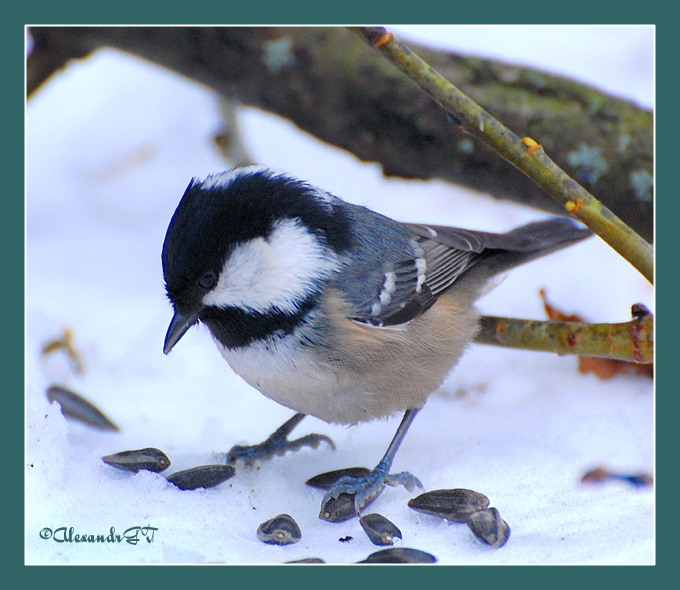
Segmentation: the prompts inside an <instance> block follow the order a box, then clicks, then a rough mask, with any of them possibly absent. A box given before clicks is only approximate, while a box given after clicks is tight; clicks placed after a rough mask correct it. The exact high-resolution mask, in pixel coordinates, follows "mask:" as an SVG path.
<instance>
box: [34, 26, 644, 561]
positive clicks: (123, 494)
mask: <svg viewBox="0 0 680 590" xmlns="http://www.w3.org/2000/svg"><path fill="white" fill-rule="evenodd" d="M396 29H397V30H398V31H403V38H405V39H408V38H414V39H421V40H425V39H431V40H432V41H433V42H434V43H435V44H437V45H439V46H446V47H450V48H454V49H459V50H462V51H466V52H472V53H477V54H480V55H485V56H490V57H496V58H499V59H505V60H507V61H519V62H522V63H526V64H529V65H535V66H540V67H542V68H544V69H546V70H549V71H553V72H558V73H561V74H566V75H570V76H573V77H575V78H578V79H579V80H581V81H583V82H587V83H591V84H594V85H596V86H598V87H600V88H602V89H604V90H607V91H610V92H612V93H615V94H617V95H620V96H623V97H626V98H630V99H633V100H636V101H638V102H639V103H640V104H643V105H645V106H650V107H651V106H652V105H653V104H654V103H653V101H654V96H653V46H654V31H653V28H651V27H581V26H579V27H532V28H530V29H528V28H526V27H514V26H513V27H435V28H426V27H413V28H404V27H397V28H396ZM219 126H220V120H219V109H218V103H217V100H216V98H215V96H214V95H213V94H211V93H210V92H209V91H207V90H205V89H204V88H202V87H199V86H197V85H195V84H192V83H190V82H187V81H186V80H184V79H182V78H179V77H177V76H175V75H173V74H171V73H169V72H166V71H164V70H161V69H159V68H156V67H153V66H151V65H149V64H147V63H145V62H142V61H138V60H136V59H133V58H131V57H129V56H126V55H123V54H120V53H116V52H113V51H101V52H99V53H98V54H97V55H96V56H94V57H92V58H90V59H87V60H85V61H83V62H82V63H77V64H72V65H70V66H69V67H68V69H67V70H66V71H65V72H64V73H62V74H60V75H59V76H57V77H56V78H55V79H53V80H52V81H50V82H49V83H48V84H47V85H46V87H44V88H43V89H42V90H41V91H40V92H39V93H38V94H37V95H36V96H35V97H33V98H32V99H31V100H30V102H29V104H28V106H27V123H26V138H27V189H26V213H27V228H26V235H27V238H26V258H27V260H26V367H25V371H26V457H25V458H26V481H25V486H26V487H25V493H26V513H25V524H26V537H25V544H26V547H25V548H26V562H27V563H29V564H133V563H146V564H159V563H229V564H264V563H270V564H271V563H282V562H285V561H289V560H294V559H300V558H304V557H320V558H322V559H324V560H325V561H327V562H332V563H347V564H349V563H354V562H356V561H358V560H360V559H363V558H365V557H366V556H367V555H368V554H369V553H371V552H373V551H376V550H377V549H378V548H377V547H375V546H373V545H372V544H371V543H370V542H369V540H368V538H367V537H366V535H365V534H364V532H363V531H362V530H361V528H360V526H359V523H358V522H357V520H356V519H355V520H352V521H349V522H345V523H341V524H329V523H326V522H323V521H321V520H319V519H318V517H317V515H318V511H319V504H320V500H321V493H320V492H319V491H317V490H313V489H311V488H309V487H307V486H305V485H304V482H305V481H306V480H307V479H308V478H309V477H311V476H313V475H316V474H318V473H321V472H325V471H328V470H331V469H338V468H341V467H349V466H354V465H365V466H368V467H372V466H373V465H374V464H375V463H376V462H377V461H378V459H379V458H380V457H381V456H382V454H383V452H384V451H385V449H386V447H387V444H388V442H389V440H390V439H391V437H392V435H393V433H394V430H395V429H396V426H397V424H398V418H397V417H395V418H394V419H391V420H389V421H379V422H373V423H368V424H364V425H360V426H357V427H353V428H345V427H338V426H332V425H328V424H325V423H322V422H320V421H318V420H316V419H314V418H307V419H306V420H305V421H303V422H302V424H301V425H300V426H299V427H298V429H297V431H296V432H297V433H299V434H300V435H302V434H305V433H308V432H319V433H323V434H327V435H328V436H331V437H332V438H333V440H334V441H335V443H336V445H337V450H335V451H332V450H330V449H329V448H328V447H327V446H321V447H320V448H319V449H317V450H309V449H304V450H302V451H300V452H297V453H293V454H289V455H287V456H285V457H283V458H276V459H274V460H272V461H269V462H267V463H265V464H263V465H261V467H260V468H259V469H256V470H250V471H247V470H240V471H239V472H238V474H237V476H236V477H235V478H233V479H231V480H229V481H228V482H226V483H224V484H222V485H221V486H219V487H217V488H213V489H209V490H199V491H193V492H182V491H179V490H177V489H175V488H173V486H171V485H170V484H168V483H167V482H166V481H165V479H164V478H163V476H162V475H157V474H151V473H148V472H147V473H139V474H137V475H131V474H127V473H123V472H120V471H117V470H114V469H112V468H111V467H108V466H107V465H105V464H104V463H103V462H102V461H101V457H102V456H103V455H106V454H109V453H113V452H118V451H123V450H128V449H136V448H142V447H149V446H154V447H159V448H161V449H163V450H164V451H165V452H166V453H167V454H168V455H169V456H170V458H171V460H172V465H171V467H170V469H168V471H167V473H171V472H173V471H176V470H180V469H185V468H189V467H193V466H196V465H202V464H207V463H212V462H215V461H217V460H218V457H219V453H221V452H224V451H226V450H228V449H229V448H230V447H231V446H232V445H233V444H236V443H245V442H250V443H254V442H259V441H261V440H263V439H264V438H265V437H266V436H268V435H269V434H270V432H271V431H272V430H273V429H274V428H275V427H276V426H278V425H279V424H280V423H282V422H283V421H285V420H286V419H287V418H288V417H289V416H290V415H291V412H290V411H289V410H288V409H286V408H283V407H279V406H277V405H276V404H275V403H273V402H271V401H269V400H267V399H266V398H264V397H263V396H262V395H260V394H259V393H257V392H255V391H254V390H252V389H251V388H250V387H249V386H247V385H246V384H245V383H244V382H243V381H242V380H240V379H239V378H238V377H236V376H235V375H233V374H232V373H231V371H230V369H229V368H228V366H227V365H226V364H225V363H224V362H223V361H222V359H221V357H220V355H219V354H218V352H217V350H216V349H215V346H214V345H213V343H212V341H211V338H210V337H209V335H208V333H207V331H206V330H205V329H204V328H200V329H193V330H191V331H190V332H189V333H188V334H187V335H186V336H185V337H184V339H183V340H182V342H181V343H180V344H179V345H178V346H177V347H176V348H175V350H174V351H173V352H172V354H171V355H169V356H164V355H163V353H162V344H163V337H164V335H165V331H166V328H167V325H168V322H169V320H170V317H171V309H170V306H169V303H168V301H167V300H166V298H165V295H164V291H163V281H162V274H161V266H160V251H161V245H162V242H163V237H164V234H165V230H166V227H167V224H168V221H169V219H170V217H171V215H172V213H173V211H174V208H175V206H176V205H177V203H178V201H179V198H180V196H181V194H182V192H183V191H184V188H185V187H186V185H187V184H188V182H189V180H190V178H191V177H193V176H205V175H207V174H209V173H213V172H217V171H220V170H223V169H225V168H228V167H229V164H228V163H227V162H225V161H224V160H223V159H222V158H221V156H220V155H219V153H218V151H217V150H216V148H215V147H214V144H213V141H212V137H213V136H214V134H215V132H216V131H217V130H218V129H219ZM242 127H243V129H242V130H243V137H244V141H245V142H246V145H247V147H248V149H249V150H250V152H251V153H252V154H253V155H254V157H255V159H256V160H258V161H259V162H261V163H263V164H266V165H269V166H272V167H276V168H280V169H284V170H288V171H290V172H291V173H293V174H295V175H297V176H299V177H302V178H305V179H308V180H310V181H311V182H313V183H316V184H318V185H320V186H322V187H324V188H325V189H327V190H330V191H331V192H333V193H335V194H337V195H339V196H342V197H344V198H346V199H347V200H350V201H353V202H357V203H361V204H364V205H367V206H369V207H372V208H374V209H376V210H378V211H380V212H382V213H385V214H387V215H390V216H393V217H395V218H397V219H403V220H410V221H434V222H436V223H439V224H447V223H448V224H450V225H458V226H463V227H465V226H467V227H472V228H479V229H488V230H506V229H509V228H511V227H514V226H516V225H519V224H521V223H524V222H526V221H529V220H532V219H536V218H539V217H542V216H543V215H542V214H541V213H540V212H536V211H531V210H528V209H523V208H521V207H518V206H517V205H514V204H509V203H506V202H500V201H496V200H494V199H492V198H489V197H487V196H484V195H480V194H476V193H474V192H472V191H466V190H464V189H462V188H459V187H455V186H451V185H448V184H445V183H443V182H437V181H433V182H416V181H411V182H407V181H401V180H395V179H385V178H383V177H382V176H381V174H380V171H379V168H378V166H377V165H374V164H365V163H360V162H359V161H357V160H356V158H354V157H353V156H351V155H349V154H347V153H344V152H341V151H339V150H336V149H334V148H332V147H329V146H326V145H323V144H321V143H319V142H318V141H316V140H315V139H313V138H310V137H308V136H306V135H305V134H303V133H301V132H300V131H299V130H297V129H296V128H295V127H294V126H292V125H291V124H290V123H288V122H286V121H283V120H281V119H279V118H276V117H274V116H271V115H267V114H263V113H261V112H257V111H255V110H250V109H245V110H244V111H243V113H242ZM537 139H539V141H540V138H537ZM541 287H545V288H546V289H547V291H548V296H549V298H550V299H551V300H552V301H553V302H554V303H555V304H556V305H558V306H559V307H561V308H563V309H565V310H566V311H568V312H571V311H574V312H578V313H580V314H581V315H583V316H584V317H586V318H588V319H590V320H593V321H612V322H618V321H627V320H628V319H629V318H630V306H631V304H633V303H635V302H643V303H645V304H646V305H647V306H648V307H650V308H652V309H653V303H654V294H653V291H652V289H651V288H650V287H649V285H648V284H647V283H646V281H645V280H644V279H643V278H642V277H641V276H640V275H639V274H638V273H637V272H636V271H635V270H634V269H632V268H631V267H630V266H629V265H628V264H627V263H626V262H624V261H622V259H620V258H619V257H618V256H617V255H616V254H614V253H613V252H612V251H611V250H610V249H609V248H608V247H607V246H606V245H604V244H603V243H602V242H600V241H599V240H598V239H591V240H588V241H587V242H586V243H582V244H579V245H577V246H575V247H572V248H570V249H568V250H566V251H562V252H559V253H557V254H555V255H552V256H550V257H548V258H545V259H543V260H540V261H536V262H534V263H531V264H530V265H527V266H525V267H523V268H520V269H517V270H515V271H513V272H512V273H510V274H509V275H508V276H507V278H505V279H504V280H503V281H502V282H501V284H500V285H499V286H498V287H497V288H496V289H495V290H494V291H492V292H491V293H490V294H489V295H488V296H486V297H485V298H484V299H482V300H481V301H480V304H479V307H480V308H481V310H482V311H483V312H484V313H488V314H492V315H509V316H516V317H528V318H543V317H544V314H543V310H542V307H541V302H540V299H539V296H538V291H539V289H540V288H541ZM65 327H68V328H70V329H71V330H73V333H74V344H75V346H76V347H77V349H78V350H79V352H80V353H81V354H82V357H83V360H84V364H85V372H84V374H82V375H78V374H76V373H75V372H74V370H73V368H72V366H71V365H70V363H69V362H68V360H67V358H66V356H65V355H64V354H62V353H60V352H55V353H53V354H50V355H49V356H47V357H45V356H43V355H41V348H42V346H43V345H44V344H45V343H46V342H48V341H49V340H52V339H54V338H55V337H58V336H59V335H60V334H61V333H62V332H63V330H64V328H65ZM52 383H61V384H65V385H67V386H70V387H72V388H73V389H75V390H76V391H78V392H80V393H81V394H82V395H84V396H85V397H87V398H88V399H90V400H91V401H92V402H94V403H95V404H97V405H98V406H99V407H100V408H101V409H102V410H103V411H104V412H105V413H106V414H107V415H108V416H109V417H111V418H112V419H113V420H114V421H115V422H116V423H117V424H118V425H119V426H120V428H121V430H120V432H115V433H114V432H102V431H98V430H94V429H92V428H90V427H87V426H84V425H82V424H79V423H76V422H73V421H67V420H66V419H65V418H63V417H62V415H61V413H60V410H59V408H58V406H57V405H56V404H54V405H50V404H49V403H48V401H47V399H46V396H45V389H46V388H47V387H48V386H49V385H50V384H52ZM598 465H604V466H607V467H611V468H612V469H615V470H618V471H624V472H641V471H645V472H653V469H654V401H653V384H652V382H651V381H650V380H649V379H646V378H642V377H630V376H618V377H616V378H614V379H612V380H610V381H600V380H599V379H598V378H596V377H595V376H593V375H582V374H579V373H578V371H577V368H576V359H574V358H570V357H557V356H554V355H549V354H542V353H529V352H521V351H508V350H501V349H496V348H492V347H484V346H472V347H471V348H470V349H469V352H468V354H467V355H466V356H465V357H464V358H463V359H462V361H461V362H460V364H459V366H458V367H457V369H456V370H455V371H454V372H453V373H452V374H451V375H450V376H449V378H448V379H447V380H446V382H445V383H444V385H443V387H442V388H441V390H440V391H438V392H436V393H435V394H434V395H432V397H431V398H430V400H429V402H428V404H427V405H426V407H425V409H424V410H423V411H422V412H421V414H420V415H419V417H418V419H417V420H416V421H415V423H414V425H413V427H412V429H411V431H410V433H409V435H408V437H407V438H406V442H405V443H404V445H403V447H402V449H401V451H400V452H399V454H398V455H397V459H396V462H395V465H394V469H395V470H396V471H402V470H406V469H408V470H410V471H412V472H413V473H415V474H416V475H417V476H418V477H419V478H420V479H421V480H422V482H423V483H424V486H425V489H426V490H433V489H438V488H455V487H467V488H472V489H474V490H477V491H480V492H483V493H484V494H486V495H487V496H489V498H490V499H491V504H492V505H493V506H495V507H497V508H498V509H499V510H500V513H501V515H502V516H503V518H504V519H505V520H506V521H507V522H508V523H509V525H510V527H511V529H512V535H511V537H510V540H509V542H508V543H507V545H505V546H504V547H502V548H501V549H498V550H494V549H491V548H489V547H487V546H484V545H482V544H481V543H480V542H478V541H477V540H475V538H474V537H473V536H472V533H471V532H470V531H469V530H468V529H467V527H466V526H465V525H457V524H450V523H447V522H445V521H443V520H439V519H436V518H433V517H429V516H426V515H422V514H419V513H416V512H414V511H412V510H411V509H409V508H408V507H407V506H406V502H407V500H408V499H409V498H410V497H412V496H413V495H414V494H411V493H409V492H407V491H406V490H404V489H403V488H388V489H387V490H386V491H385V492H384V493H383V495H382V496H381V497H380V498H379V499H378V500H377V501H376V502H375V503H374V504H373V505H372V506H371V508H370V509H369V511H377V512H380V513H381V514H384V515H385V516H387V517H388V518H390V519H391V520H392V521H394V522H395V523H396V524H397V525H398V526H399V527H400V528H401V530H402V532H403V537H404V538H403V541H398V542H397V544H398V546H404V547H414V548H417V549H421V550H424V551H428V552H430V553H432V554H434V555H435V556H436V557H437V559H438V561H439V563H443V564H477V565H494V564H652V563H654V561H655V536H654V534H655V527H654V509H655V502H654V500H655V496H654V492H653V491H652V490H650V489H649V488H646V489H636V488H633V487H631V486H628V485H626V484H624V483H606V484H602V485H583V484H581V483H580V477H581V475H582V474H583V473H584V472H585V471H586V470H588V469H590V468H592V467H594V466H598ZM284 512H285V513H289V514H291V515H293V516H294V518H295V519H296V520H297V522H298V523H299V525H300V526H301V529H302V540H301V541H300V542H299V543H298V544H295V545H290V546H286V547H277V546H269V545H265V544H263V543H261V542H260V541H258V539H257V537H256V530H257V527H258V525H259V524H260V523H261V522H263V521H265V520H266V519H268V518H271V517H272V516H275V515H276V514H280V513H284ZM147 525H150V526H151V527H155V528H156V529H157V531H156V532H155V536H154V538H153V542H151V543H149V542H145V541H143V540H142V541H141V542H140V543H139V544H137V545H133V544H129V543H125V542H123V543H99V544H96V543H58V542H55V541H54V540H53V539H51V540H46V539H43V538H41V531H43V530H44V529H46V528H50V529H53V530H54V529H58V528H59V527H67V528H68V527H73V529H74V533H78V534H94V535H96V534H104V535H106V534H108V533H109V530H110V528H111V527H115V529H116V531H117V532H118V533H121V532H122V531H124V530H126V529H128V528H129V527H135V526H142V527H143V526H147ZM347 536H350V537H352V539H351V540H348V541H347V540H346V542H340V539H342V538H345V537H347Z"/></svg>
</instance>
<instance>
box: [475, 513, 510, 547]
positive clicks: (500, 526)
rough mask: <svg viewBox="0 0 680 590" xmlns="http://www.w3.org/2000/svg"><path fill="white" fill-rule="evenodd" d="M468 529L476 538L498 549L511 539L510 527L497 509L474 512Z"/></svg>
mask: <svg viewBox="0 0 680 590" xmlns="http://www.w3.org/2000/svg"><path fill="white" fill-rule="evenodd" d="M467 525H468V528H469V529H470V530H471V531H472V532H473V533H474V534H475V536H476V537H477V538H478V539H480V540H481V541H484V542H485V543H486V544H487V545H491V546H492V547H495V548H496V549H497V548H499V547H502V546H503V545H505V543H507V541H508V539H509V538H510V527H509V526H508V523H507V522H505V521H504V520H503V519H502V518H501V515H500V513H499V512H498V510H497V509H496V508H484V509H483V510H478V511H477V512H473V513H472V514H471V515H470V518H468V521H467Z"/></svg>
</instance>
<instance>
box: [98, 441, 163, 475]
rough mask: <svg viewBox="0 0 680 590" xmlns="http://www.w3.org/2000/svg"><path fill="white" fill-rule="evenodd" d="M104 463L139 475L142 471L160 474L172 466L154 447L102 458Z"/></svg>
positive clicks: (161, 452)
mask: <svg viewBox="0 0 680 590" xmlns="http://www.w3.org/2000/svg"><path fill="white" fill-rule="evenodd" d="M102 461H104V463H106V464H107V465H110V466H111V467H115V468H116V469H122V470H123V471H132V472H134V473H137V472H138V471H141V470H142V469H144V470H146V471H153V472H154V473H160V472H161V471H164V470H165V469H167V468H168V467H169V466H170V459H169V458H168V456H167V455H166V454H165V453H164V452H163V451H161V450H160V449H155V448H153V447H150V448H147V449H137V450H135V451H121V452H120V453H114V454H113V455H106V456H104V457H102Z"/></svg>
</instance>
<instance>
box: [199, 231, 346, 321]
mask: <svg viewBox="0 0 680 590" xmlns="http://www.w3.org/2000/svg"><path fill="white" fill-rule="evenodd" d="M335 268H336V261H335V257H334V256H333V255H332V253H331V251H330V250H329V249H328V248H326V247H324V245H323V244H322V243H321V242H320V241H319V238H318V237H317V236H315V235H314V234H312V233H310V232H309V230H307V229H306V228H305V227H304V226H303V225H302V224H301V223H300V221H299V220H297V219H285V220H282V221H279V222H278V223H277V224H276V225H275V226H274V229H273V231H272V233H271V235H270V236H269V237H268V238H266V239H265V238H256V239H254V240H250V241H249V242H246V243H244V244H241V245H239V246H237V247H236V248H235V249H234V251H233V252H232V255H231V256H230V257H229V259H228V260H227V261H226V262H225V263H224V267H223V268H222V272H221V273H220V277H219V280H218V282H217V285H216V286H215V288H214V289H213V290H212V291H210V292H209V293H207V294H206V295H205V297H203V303H204V304H205V305H211V306H216V307H240V308H242V309H246V310H248V311H254V312H260V313H267V312H271V311H274V310H279V311H282V312H285V313H291V314H292V313H296V312H297V311H299V304H300V303H302V302H303V301H304V300H305V299H306V298H307V297H309V295H311V294H312V293H313V292H314V291H315V290H316V288H317V286H318V283H319V282H320V281H321V280H323V279H325V278H326V277H328V275H329V274H330V273H331V272H333V270H335Z"/></svg>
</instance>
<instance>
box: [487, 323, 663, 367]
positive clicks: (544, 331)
mask: <svg viewBox="0 0 680 590" xmlns="http://www.w3.org/2000/svg"><path fill="white" fill-rule="evenodd" d="M476 342H477V343H478V344H491V345H495V346H503V347H506V348H520V349H524V350H534V351H541V352H554V353H557V354H560V355H566V354H573V355H580V356H591V357H600V358H608V359H617V360H623V361H628V362H632V363H644V364H647V363H652V362H653V361H654V316H653V315H651V314H648V315H643V316H641V317H637V318H633V319H632V320H631V321H629V322H623V323H619V324H590V323H585V322H553V321H538V320H522V319H516V318H498V317H490V316H485V317H483V318H482V321H481V331H480V333H479V335H478V336H477V338H476Z"/></svg>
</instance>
